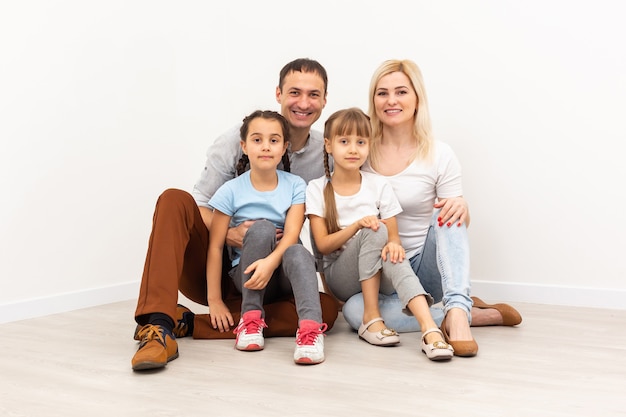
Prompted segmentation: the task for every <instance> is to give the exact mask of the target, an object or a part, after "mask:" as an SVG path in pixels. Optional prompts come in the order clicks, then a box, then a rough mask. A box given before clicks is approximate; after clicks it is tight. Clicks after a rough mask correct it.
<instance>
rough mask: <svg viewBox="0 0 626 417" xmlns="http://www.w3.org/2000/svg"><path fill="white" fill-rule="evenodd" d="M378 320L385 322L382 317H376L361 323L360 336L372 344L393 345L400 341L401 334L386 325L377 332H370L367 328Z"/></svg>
mask: <svg viewBox="0 0 626 417" xmlns="http://www.w3.org/2000/svg"><path fill="white" fill-rule="evenodd" d="M378 321H382V322H384V320H383V318H382V317H376V318H375V319H373V320H370V321H368V322H367V323H365V324H363V323H361V325H360V326H359V338H361V339H363V340H365V341H366V342H367V343H369V344H370V345H375V346H393V345H397V344H398V343H400V335H399V334H398V333H397V332H396V331H395V330H393V329H388V328H386V327H385V328H384V329H382V330H379V331H377V332H370V331H369V330H367V328H368V327H370V326H371V325H372V324H374V323H376V322H378Z"/></svg>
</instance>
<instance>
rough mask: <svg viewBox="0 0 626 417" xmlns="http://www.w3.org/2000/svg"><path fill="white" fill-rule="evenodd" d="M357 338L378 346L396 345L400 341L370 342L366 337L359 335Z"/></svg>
mask: <svg viewBox="0 0 626 417" xmlns="http://www.w3.org/2000/svg"><path fill="white" fill-rule="evenodd" d="M359 339H361V340H363V341H365V342H367V343H369V344H370V345H372V346H380V347H390V346H397V345H399V344H400V341H399V340H398V341H397V342H391V343H372V342H370V341H369V340H367V339H366V338H364V337H362V336H359Z"/></svg>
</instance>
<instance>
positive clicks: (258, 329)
mask: <svg viewBox="0 0 626 417" xmlns="http://www.w3.org/2000/svg"><path fill="white" fill-rule="evenodd" d="M240 133H241V148H242V150H243V153H244V157H243V158H241V160H240V161H239V163H238V168H237V169H238V171H239V170H241V171H242V172H241V173H240V175H239V176H237V177H236V178H234V179H232V180H230V181H227V182H226V183H225V184H224V185H222V186H221V187H220V188H219V189H218V190H217V191H216V193H215V194H214V195H213V197H212V198H211V199H210V200H209V206H210V207H212V208H213V221H212V223H211V227H210V230H209V249H208V255H207V260H208V261H207V297H208V303H209V310H210V315H211V323H212V325H213V327H216V328H219V329H220V330H222V331H223V330H224V329H228V328H230V327H231V326H233V325H234V321H233V316H232V314H231V312H230V310H229V308H228V306H227V305H226V303H225V302H224V300H223V299H222V291H221V277H222V262H221V259H222V256H223V250H224V246H225V242H226V233H227V232H228V229H229V228H230V227H235V226H237V225H238V224H240V223H242V222H244V221H246V220H255V222H254V224H252V225H251V226H250V228H249V229H248V231H247V232H246V235H245V236H244V240H243V246H242V247H241V248H233V251H232V257H231V259H232V269H231V270H230V271H229V274H230V276H231V277H232V279H233V283H234V285H235V287H236V288H237V289H238V290H239V291H240V292H241V294H242V305H241V319H240V320H239V324H238V326H237V327H236V328H235V331H234V333H235V334H236V335H237V337H236V341H235V348H237V349H238V350H242V351H257V350H262V349H263V347H264V343H265V342H264V338H263V329H264V328H265V327H267V324H266V323H265V320H264V310H263V304H264V303H267V302H270V301H272V300H277V299H280V298H281V297H285V296H291V295H293V296H294V297H295V304H296V310H297V313H298V319H299V327H298V330H297V332H296V348H295V352H294V361H295V363H297V364H317V363H320V362H322V361H323V360H324V331H325V330H326V328H327V325H326V324H323V323H322V309H321V305H320V297H319V295H318V281H317V274H316V270H315V261H314V259H313V255H311V253H310V252H309V251H308V250H307V249H306V248H305V247H304V246H303V245H302V244H300V243H298V240H299V236H300V231H301V229H302V225H303V223H304V198H305V191H306V183H305V182H304V180H303V179H302V178H300V177H299V176H297V175H293V174H290V173H288V172H285V171H283V170H278V169H277V166H278V164H279V163H280V162H281V160H283V163H284V157H285V154H286V151H287V146H288V142H289V125H288V122H287V120H286V119H285V118H284V117H283V116H282V115H281V114H280V113H277V112H274V111H261V110H258V111H255V112H254V113H252V114H251V115H249V116H247V117H246V118H245V119H244V120H243V125H242V126H241V130H240ZM248 164H249V165H250V170H249V171H245V172H244V170H245V167H246V166H247V165H248ZM285 167H287V166H285ZM277 229H282V230H283V234H282V237H281V238H280V240H277V238H276V230H277ZM307 260H308V262H307Z"/></svg>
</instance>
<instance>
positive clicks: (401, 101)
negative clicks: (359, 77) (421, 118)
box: [374, 72, 417, 126]
mask: <svg viewBox="0 0 626 417" xmlns="http://www.w3.org/2000/svg"><path fill="white" fill-rule="evenodd" d="M374 109H375V110H376V116H378V118H379V119H380V121H381V122H382V124H383V125H385V126H400V125H404V124H413V122H414V118H415V115H416V114H417V94H416V93H415V90H414V89H413V86H412V84H411V80H410V79H409V77H407V76H406V75H405V74H404V73H403V72H392V73H391V74H387V75H385V76H384V77H382V78H381V79H380V81H378V84H377V85H376V90H374Z"/></svg>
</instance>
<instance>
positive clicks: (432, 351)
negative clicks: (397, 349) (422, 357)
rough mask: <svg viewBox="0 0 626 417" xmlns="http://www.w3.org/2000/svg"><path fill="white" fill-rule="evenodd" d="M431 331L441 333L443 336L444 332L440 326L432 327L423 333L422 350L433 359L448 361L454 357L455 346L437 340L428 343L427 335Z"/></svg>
mask: <svg viewBox="0 0 626 417" xmlns="http://www.w3.org/2000/svg"><path fill="white" fill-rule="evenodd" d="M430 333H439V334H440V335H441V337H442V338H443V337H444V336H443V333H442V332H441V330H439V329H438V328H436V327H435V328H432V329H430V330H426V331H425V332H424V333H422V352H424V353H425V354H426V357H427V358H428V359H430V360H431V361H447V360H450V359H452V356H453V355H454V348H453V347H452V346H451V345H449V344H448V343H446V342H444V341H442V340H437V341H436V342H434V343H429V344H426V335H428V334H430Z"/></svg>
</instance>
